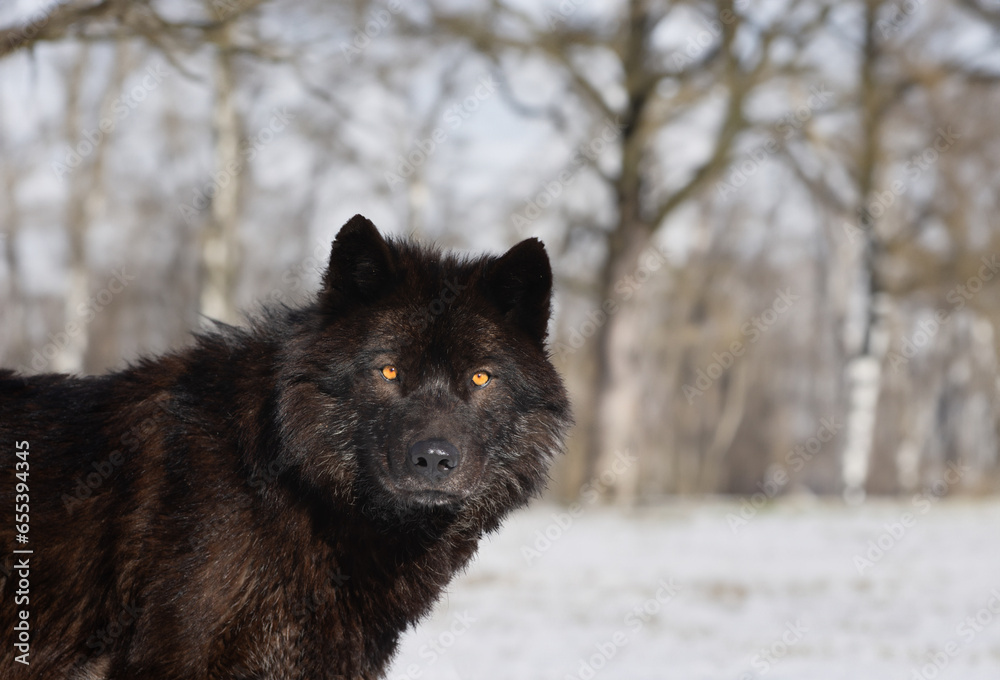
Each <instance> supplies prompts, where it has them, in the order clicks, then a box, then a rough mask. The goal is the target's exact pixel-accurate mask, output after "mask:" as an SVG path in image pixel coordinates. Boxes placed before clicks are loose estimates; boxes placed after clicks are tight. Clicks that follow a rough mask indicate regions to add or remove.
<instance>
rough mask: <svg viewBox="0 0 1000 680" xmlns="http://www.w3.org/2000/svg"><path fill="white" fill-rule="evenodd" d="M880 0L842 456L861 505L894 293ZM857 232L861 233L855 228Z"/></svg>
mask: <svg viewBox="0 0 1000 680" xmlns="http://www.w3.org/2000/svg"><path fill="white" fill-rule="evenodd" d="M879 4H880V3H879V2H878V1H877V0H868V3H867V6H866V11H865V36H864V45H863V52H862V57H861V62H860V68H861V72H860V95H861V111H860V115H861V126H862V138H861V140H860V141H861V147H860V150H859V154H858V159H859V160H858V170H857V185H858V192H857V194H858V199H859V201H861V205H860V206H859V209H858V215H859V216H860V225H861V229H860V234H859V235H860V237H861V239H862V253H861V272H860V274H861V287H862V290H861V295H862V296H863V304H862V307H863V311H862V314H861V347H860V349H859V350H858V352H857V354H855V356H853V357H852V358H851V359H850V360H849V361H848V362H847V386H848V395H847V398H848V404H847V420H846V430H847V432H846V442H845V445H844V454H843V483H844V499H845V500H846V501H847V502H849V503H860V502H862V501H864V498H865V485H866V483H867V480H868V470H869V467H870V464H871V456H872V448H873V444H874V441H875V424H876V417H877V413H878V400H879V395H880V393H881V389H882V359H883V357H884V355H885V352H886V349H887V348H888V343H889V337H888V330H887V329H888V311H889V297H888V294H887V293H885V292H884V291H883V290H882V286H881V283H880V281H879V277H878V264H879V259H880V256H881V253H882V246H881V243H880V241H879V237H878V233H877V229H876V227H877V217H876V216H875V215H874V214H873V211H872V210H871V209H870V207H871V206H873V202H872V201H873V199H874V197H875V186H876V172H877V170H878V164H879V160H880V158H879V156H880V142H881V124H882V119H883V117H884V114H885V102H884V101H883V98H882V96H881V90H880V89H879V83H878V80H877V74H876V68H877V66H878V62H879V53H880V50H879V45H878V42H877V37H876V35H875V32H876V30H877V29H876V26H877V20H878V9H879ZM854 233H857V232H854Z"/></svg>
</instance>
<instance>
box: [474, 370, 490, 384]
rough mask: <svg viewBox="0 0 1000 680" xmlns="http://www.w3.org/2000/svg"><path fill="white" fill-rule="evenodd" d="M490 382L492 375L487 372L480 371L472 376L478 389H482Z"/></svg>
mask: <svg viewBox="0 0 1000 680" xmlns="http://www.w3.org/2000/svg"><path fill="white" fill-rule="evenodd" d="M489 381H490V374H489V373H487V372H486V371H479V372H478V373H476V374H475V375H473V376H472V384H473V385H475V386H476V387H482V386H483V385H485V384H486V383H488V382H489Z"/></svg>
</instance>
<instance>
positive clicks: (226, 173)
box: [199, 26, 245, 324]
mask: <svg viewBox="0 0 1000 680" xmlns="http://www.w3.org/2000/svg"><path fill="white" fill-rule="evenodd" d="M228 31H229V28H228V26H227V27H225V28H223V29H222V37H221V38H220V40H219V44H218V47H217V52H216V55H215V105H214V108H213V115H212V123H213V129H214V132H215V174H214V176H213V177H212V180H211V184H210V186H211V187H213V191H214V195H213V196H212V203H211V219H210V221H209V224H208V226H207V227H206V228H205V231H204V233H203V234H202V240H201V266H202V277H201V292H200V303H199V311H200V312H201V314H202V315H203V316H204V317H207V318H208V319H215V320H217V321H221V322H223V323H228V324H233V323H236V322H237V321H238V311H237V307H236V301H235V299H234V298H235V284H236V275H237V272H238V271H239V259H240V258H239V244H238V227H239V217H240V215H239V199H240V193H241V186H242V177H243V172H244V171H245V168H244V167H243V166H242V165H241V164H240V152H239V144H240V134H241V124H240V118H239V114H238V113H237V111H236V102H235V89H236V83H235V76H234V72H233V60H232V54H231V52H230V50H229V46H230V45H229V38H228V35H229V33H228Z"/></svg>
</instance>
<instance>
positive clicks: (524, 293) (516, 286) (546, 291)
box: [483, 238, 552, 344]
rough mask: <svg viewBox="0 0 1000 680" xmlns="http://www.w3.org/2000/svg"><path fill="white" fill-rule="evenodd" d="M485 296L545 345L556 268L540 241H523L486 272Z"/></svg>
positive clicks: (484, 279)
mask: <svg viewBox="0 0 1000 680" xmlns="http://www.w3.org/2000/svg"><path fill="white" fill-rule="evenodd" d="M483 286H484V288H485V293H486V295H487V297H489V299H490V300H492V301H493V304H495V305H496V306H497V307H498V308H499V309H500V311H501V312H502V313H503V314H504V315H505V316H506V318H507V319H508V320H509V321H510V322H511V323H513V324H514V325H516V326H518V327H519V328H521V329H522V330H524V331H525V332H527V333H528V335H529V336H530V337H532V338H534V339H536V340H537V341H538V343H539V344H542V343H544V342H545V336H546V333H547V331H548V325H549V314H550V312H551V308H552V267H551V266H550V265H549V256H548V254H547V253H546V252H545V246H544V245H542V242H541V241H539V240H538V239H537V238H529V239H527V240H525V241H521V242H520V243H518V244H517V245H516V246H514V247H513V248H511V249H510V250H508V251H507V252H506V253H504V254H503V255H502V256H500V258H499V259H497V260H495V261H493V262H492V263H490V264H489V265H487V267H486V270H485V271H484V272H483Z"/></svg>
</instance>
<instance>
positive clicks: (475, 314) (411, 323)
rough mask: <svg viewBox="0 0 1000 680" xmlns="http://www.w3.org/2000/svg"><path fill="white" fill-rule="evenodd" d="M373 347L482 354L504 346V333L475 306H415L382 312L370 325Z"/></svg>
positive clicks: (423, 351) (417, 303)
mask: <svg viewBox="0 0 1000 680" xmlns="http://www.w3.org/2000/svg"><path fill="white" fill-rule="evenodd" d="M366 344H368V345H369V346H370V347H374V346H378V347H384V348H387V349H395V350H406V351H407V352H409V353H428V354H441V353H445V354H463V355H464V354H477V355H479V354H483V353H489V352H492V351H495V350H496V349H497V348H498V347H499V346H501V345H502V329H501V328H499V326H497V324H496V323H495V322H494V321H493V320H491V319H488V318H486V317H485V316H483V315H482V313H481V312H480V311H479V310H477V309H476V308H475V306H474V305H468V304H462V303H461V302H459V301H457V300H456V301H454V302H453V303H451V304H449V303H447V302H444V301H442V302H441V303H440V304H437V303H432V304H426V303H425V304H421V303H420V302H414V303H413V304H409V305H402V306H399V307H395V308H392V309H387V310H384V311H381V312H380V313H379V314H378V315H377V317H376V318H375V319H374V320H373V323H371V324H370V325H369V333H368V338H367V343H366Z"/></svg>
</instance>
